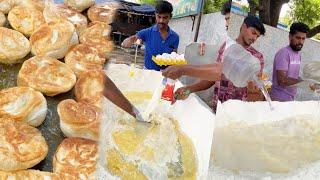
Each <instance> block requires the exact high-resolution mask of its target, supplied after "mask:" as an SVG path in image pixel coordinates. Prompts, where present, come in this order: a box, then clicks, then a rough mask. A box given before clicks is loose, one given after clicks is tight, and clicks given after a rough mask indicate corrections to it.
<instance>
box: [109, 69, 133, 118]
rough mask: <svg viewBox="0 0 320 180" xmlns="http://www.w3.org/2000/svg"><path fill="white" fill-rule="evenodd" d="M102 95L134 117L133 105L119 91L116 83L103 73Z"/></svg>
mask: <svg viewBox="0 0 320 180" xmlns="http://www.w3.org/2000/svg"><path fill="white" fill-rule="evenodd" d="M103 95H104V96H105V97H106V98H107V99H109V100H110V101H111V102H112V103H114V104H115V105H117V106H118V107H120V108H121V109H123V110H124V111H126V112H127V113H129V114H131V115H132V116H133V117H135V116H136V115H135V113H134V110H133V109H134V107H133V105H132V104H131V103H130V102H129V100H128V99H127V98H126V97H125V96H124V95H123V94H122V93H121V91H120V90H119V89H118V88H117V87H116V85H115V84H114V83H113V82H112V81H111V79H110V78H109V77H108V76H107V75H105V86H104V90H103Z"/></svg>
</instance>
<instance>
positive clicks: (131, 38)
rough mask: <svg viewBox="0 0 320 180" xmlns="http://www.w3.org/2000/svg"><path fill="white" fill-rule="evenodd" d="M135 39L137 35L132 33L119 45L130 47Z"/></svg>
mask: <svg viewBox="0 0 320 180" xmlns="http://www.w3.org/2000/svg"><path fill="white" fill-rule="evenodd" d="M137 40H138V36H137V35H132V36H130V37H128V38H126V39H125V40H124V41H123V42H122V44H121V46H122V47H125V48H130V47H131V46H132V44H133V43H135V42H136V41H137Z"/></svg>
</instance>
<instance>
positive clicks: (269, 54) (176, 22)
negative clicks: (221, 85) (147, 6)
mask: <svg viewBox="0 0 320 180" xmlns="http://www.w3.org/2000/svg"><path fill="white" fill-rule="evenodd" d="M243 18H244V17H242V16H239V15H235V14H232V17H231V23H230V27H229V31H228V35H229V36H230V37H232V38H233V39H235V38H236V37H237V36H238V34H239V30H240V26H241V24H242V22H243ZM195 26H196V21H195V24H194V29H193V31H192V20H191V18H190V17H185V18H179V19H173V20H172V21H171V22H170V27H172V28H173V29H174V30H175V31H176V32H177V33H178V34H179V36H180V45H179V48H178V52H179V53H185V49H186V47H187V46H188V45H189V44H190V43H191V42H193V38H194V34H195ZM265 27H266V35H265V36H261V37H260V38H259V39H258V40H257V42H256V43H255V44H254V45H253V46H254V47H255V48H256V49H257V50H259V51H260V52H261V53H262V54H263V55H264V57H265V71H266V73H268V74H269V75H271V73H272V67H273V58H274V55H275V54H276V52H277V51H278V50H279V49H280V48H282V47H284V46H286V45H288V43H289V38H288V36H289V33H288V32H287V31H285V30H281V29H278V28H273V27H270V26H267V25H266V26H265ZM226 35H227V33H226V31H225V21H224V16H222V15H221V14H220V13H219V12H218V13H213V14H206V15H204V16H203V17H202V21H201V25H200V31H199V38H198V42H205V43H207V44H210V45H212V46H210V51H214V52H217V50H218V48H219V46H220V45H221V43H222V42H223V41H224V39H225V37H226ZM301 53H302V65H303V64H304V63H306V62H308V61H320V42H318V41H315V40H311V39H307V40H306V42H305V44H304V47H303V50H302V52H301ZM213 60H214V59H213ZM200 64H201V62H200ZM270 77H271V76H270ZM296 99H297V100H311V99H318V97H317V96H316V95H314V94H312V93H311V92H310V91H309V90H308V89H307V88H299V90H298V95H297V97H296Z"/></svg>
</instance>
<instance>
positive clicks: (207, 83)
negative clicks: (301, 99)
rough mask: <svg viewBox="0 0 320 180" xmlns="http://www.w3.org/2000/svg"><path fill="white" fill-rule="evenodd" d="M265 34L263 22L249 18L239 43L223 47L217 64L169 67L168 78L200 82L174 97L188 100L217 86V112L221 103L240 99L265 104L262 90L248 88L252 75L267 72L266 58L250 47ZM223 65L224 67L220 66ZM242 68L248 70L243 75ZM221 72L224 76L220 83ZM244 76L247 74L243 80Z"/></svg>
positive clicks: (225, 43) (215, 99)
mask: <svg viewBox="0 0 320 180" xmlns="http://www.w3.org/2000/svg"><path fill="white" fill-rule="evenodd" d="M264 33H265V28H264V26H263V24H262V23H261V22H260V20H259V19H258V18H257V17H255V16H251V15H249V16H248V17H246V18H245V20H244V22H243V24H242V26H241V29H240V34H239V36H238V38H237V40H236V42H235V41H233V40H228V41H226V42H224V43H223V45H222V46H221V48H220V50H219V54H218V58H217V62H216V63H214V64H210V65H200V66H194V65H181V66H173V67H168V68H167V69H166V70H164V71H163V75H164V76H165V77H169V78H172V79H176V78H179V77H180V76H182V75H187V76H193V77H197V78H200V79H201V81H200V82H198V83H196V84H193V85H191V86H186V87H182V88H180V89H178V90H177V91H176V93H175V94H176V95H175V97H176V99H178V100H179V99H186V98H187V97H188V95H189V94H190V93H192V92H197V91H202V90H206V89H208V88H210V87H211V86H213V85H215V95H214V98H213V103H212V107H213V110H214V111H215V110H216V106H217V102H218V100H220V101H222V102H224V101H226V100H228V99H240V100H243V101H253V100H263V96H262V94H261V93H260V90H259V88H258V87H256V86H255V84H254V83H253V82H249V83H248V84H247V82H248V81H250V80H253V79H252V74H254V75H255V74H256V73H258V74H260V76H261V75H262V72H263V68H264V59H263V55H262V54H261V53H260V52H258V51H257V50H255V49H254V48H253V47H252V46H251V45H252V44H253V43H254V42H255V41H256V40H257V38H259V36H260V35H264ZM228 49H230V50H228ZM226 52H227V53H226ZM238 53H240V54H238ZM241 56H242V58H241ZM221 63H222V64H223V67H221V65H219V64H221ZM230 63H231V64H230ZM227 64H229V65H227ZM241 67H242V68H244V69H247V70H246V71H245V72H243V71H241V69H239V68H241ZM221 72H222V73H223V74H224V76H222V79H221V80H220V75H221ZM219 73H220V75H219ZM241 73H248V74H246V75H243V76H242V75H241ZM205 75H208V76H205ZM209 75H210V76H209ZM226 76H227V77H226ZM239 78H240V79H239ZM234 83H235V84H234ZM250 98H251V99H250Z"/></svg>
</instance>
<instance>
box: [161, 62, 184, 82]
mask: <svg viewBox="0 0 320 180" xmlns="http://www.w3.org/2000/svg"><path fill="white" fill-rule="evenodd" d="M184 68H185V65H175V66H169V67H167V68H166V69H165V70H163V71H162V75H163V76H164V77H167V78H170V79H173V80H176V79H178V78H180V77H181V76H182V75H183V71H184Z"/></svg>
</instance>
